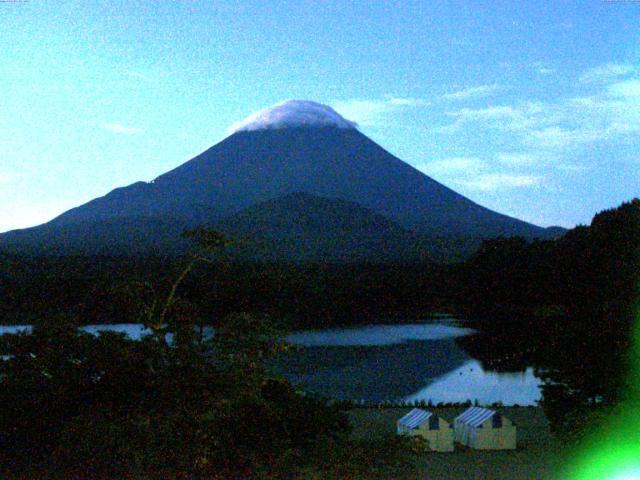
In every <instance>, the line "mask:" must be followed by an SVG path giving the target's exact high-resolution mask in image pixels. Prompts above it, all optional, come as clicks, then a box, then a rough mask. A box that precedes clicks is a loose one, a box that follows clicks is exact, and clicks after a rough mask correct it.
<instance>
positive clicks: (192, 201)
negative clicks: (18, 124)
mask: <svg viewBox="0 0 640 480" xmlns="http://www.w3.org/2000/svg"><path fill="white" fill-rule="evenodd" d="M302 103H303V104H304V103H305V102H302ZM303 107H305V105H303ZM320 107H322V109H324V110H322V109H321V111H320V115H327V114H326V109H329V107H326V106H320ZM314 108H316V109H317V104H315V106H314ZM285 113H286V112H285ZM302 113H305V114H307V115H306V116H305V115H299V117H298V118H302V120H303V121H302V123H300V122H298V123H299V124H300V125H302V126H300V125H298V124H294V125H293V126H291V125H289V124H288V123H287V117H286V115H284V117H283V116H282V115H280V116H277V115H274V113H273V111H271V112H270V113H269V114H268V115H266V117H265V118H267V119H268V120H269V119H270V121H272V122H273V121H274V120H273V118H275V117H277V122H278V123H276V124H274V125H277V126H278V128H263V127H262V125H260V128H254V127H255V124H253V125H249V126H248V127H247V126H245V127H244V129H241V130H240V131H238V132H236V133H234V134H232V135H231V136H229V137H227V138H226V139H224V140H223V141H222V142H220V143H218V144H216V145H214V146H213V147H211V148H210V149H209V150H207V151H205V152H203V153H202V154H200V155H198V156H197V157H195V158H194V159H192V160H190V161H188V162H186V163H184V164H183V165H181V166H179V167H177V168H175V169H174V170H171V171H169V172H167V173H165V174H163V175H161V176H159V177H158V178H156V179H155V180H154V181H153V182H150V183H145V182H137V183H134V184H132V185H129V186H128V187H123V188H118V189H116V190H114V191H112V192H111V193H109V194H108V195H106V196H104V197H100V198H96V199H94V200H92V201H90V202H88V203H86V204H84V205H82V206H80V207H77V208H74V209H71V210H69V211H67V212H65V213H63V214H62V215H60V216H59V217H57V218H55V219H54V220H52V221H51V222H49V223H47V224H44V225H41V226H39V227H34V228H31V229H26V230H23V231H15V232H9V233H7V234H4V235H0V247H4V248H6V247H7V246H8V245H12V246H13V247H14V248H17V246H19V245H22V247H20V248H31V249H34V250H42V249H46V248H51V247H55V248H56V249H58V250H59V251H60V252H62V253H65V252H73V253H75V252H77V250H78V248H80V249H81V251H82V252H83V253H91V252H94V251H104V250H109V249H111V248H112V247H114V246H117V247H118V248H119V249H122V250H124V251H126V250H127V249H128V250H129V251H130V252H131V253H137V252H138V251H144V250H146V249H149V248H152V249H155V246H154V245H155V244H157V245H162V246H163V248H167V249H169V250H172V249H173V244H172V241H171V236H170V235H173V234H174V233H176V235H175V240H174V242H176V245H177V247H176V248H177V249H178V250H180V248H181V247H180V246H179V245H178V244H179V243H180V241H179V240H178V236H179V235H177V232H180V231H182V230H183V229H184V228H190V227H194V226H197V225H203V224H208V225H211V224H216V223H217V222H220V221H221V220H222V219H225V218H229V217H230V216H233V215H235V214H238V212H240V211H241V210H243V209H246V208H249V207H252V206H255V205H258V204H260V203H262V202H265V201H268V200H272V199H275V198H278V197H283V196H286V195H289V194H294V193H296V194H298V193H306V194H309V195H312V196H315V197H324V198H328V199H337V200H343V201H346V202H354V203H357V204H358V205H359V206H360V207H362V208H363V209H366V210H368V211H370V212H372V213H375V214H378V215H382V216H384V217H386V219H387V220H388V221H390V222H393V223H394V224H396V225H398V226H399V227H401V228H402V229H404V230H409V231H412V232H414V233H415V234H417V235H419V236H421V237H429V238H433V239H436V238H437V239H440V241H444V242H445V243H447V242H448V243H449V244H450V245H456V244H465V245H476V244H478V242H479V241H480V239H483V238H491V237H495V236H498V235H504V236H512V235H522V236H524V237H526V238H534V237H543V238H544V237H549V236H555V235H557V232H556V231H555V230H551V229H550V230H548V231H547V230H545V229H543V228H540V227H537V226H535V225H532V224H529V223H526V222H523V221H520V220H517V219H514V218H511V217H508V216H505V215H502V214H499V213H496V212H493V211H491V210H488V209H486V208H484V207H482V206H480V205H478V204H476V203H474V202H472V201H470V200H469V199H467V198H465V197H463V196H462V195H459V194H458V193H456V192H454V191H453V190H451V189H449V188H447V187H445V186H444V185H442V184H440V183H438V182H436V181H435V180H433V179H431V178H430V177H428V176H426V175H424V174H423V173H421V172H419V171H418V170H416V169H415V168H413V167H411V166H410V165H408V164H406V163H404V162H402V161H401V160H399V159H398V158H396V157H394V156H393V155H391V154H390V153H389V152H387V151H386V150H384V149H383V148H382V147H380V146H379V145H377V144H376V143H374V142H373V141H371V140H370V139H369V138H367V137H366V136H365V135H363V134H362V133H360V132H359V131H358V130H357V129H356V128H354V127H352V126H351V124H350V123H345V124H342V123H338V124H337V126H336V125H331V124H329V125H327V124H326V122H325V123H323V122H322V121H321V122H320V123H319V124H315V125H307V123H305V122H307V120H308V118H310V115H308V113H309V112H304V111H303V112H302ZM313 113H314V114H316V113H317V112H316V111H314V112H313ZM333 113H335V112H333ZM335 115H337V114H335ZM314 118H315V117H314ZM340 118H341V117H340ZM283 119H284V120H283ZM321 120H323V119H322V118H321ZM325 120H326V118H325ZM331 120H332V121H334V118H333V117H331ZM342 120H344V119H342ZM314 121H316V123H318V120H317V119H316V120H314ZM337 121H339V122H341V120H340V119H338V120H337ZM282 125H285V126H284V127H282ZM268 126H269V124H268V123H267V127H268ZM281 127H282V128H281ZM284 205H285V204H281V205H280V207H279V208H284ZM315 206H316V207H317V206H318V205H315ZM344 206H345V205H344V204H343V205H342V207H344ZM290 207H292V208H293V207H295V205H290ZM267 210H268V209H267ZM293 211H294V212H296V210H295V208H294V210H293ZM297 212H298V213H295V214H294V215H293V217H292V218H296V217H298V218H299V217H300V215H299V214H300V211H299V209H298V210H297ZM325 213H329V212H325ZM238 221H239V220H238ZM318 221H319V222H320V223H322V220H321V219H319V220H318ZM326 221H327V222H330V221H333V220H330V219H329V217H327V219H326ZM314 231H315V232H316V233H317V234H318V235H320V237H321V236H322V234H323V233H324V231H323V230H322V229H320V230H314ZM169 234H170V235H169ZM320 237H318V238H317V239H316V240H317V241H318V242H322V241H323V240H322V238H320ZM453 249H454V250H455V247H454V248H453ZM453 253H454V256H455V255H456V254H458V253H460V252H457V253H456V252H453Z"/></svg>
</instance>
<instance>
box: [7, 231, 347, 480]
mask: <svg viewBox="0 0 640 480" xmlns="http://www.w3.org/2000/svg"><path fill="white" fill-rule="evenodd" d="M198 235H200V236H203V238H204V240H206V242H208V243H207V245H205V247H207V248H208V247H210V246H211V245H213V247H215V248H218V247H219V246H221V245H224V240H223V238H222V237H221V236H216V235H214V234H213V233H211V234H209V233H208V232H200V233H199V234H198ZM204 240H203V241H204ZM206 253H215V252H213V251H209V252H206ZM201 259H203V260H207V257H196V256H194V257H193V258H192V259H191V260H190V261H188V262H187V263H186V266H184V267H183V268H182V269H181V270H180V271H179V272H178V274H177V277H176V280H175V281H174V282H173V283H172V285H171V286H170V288H168V289H167V292H168V293H167V295H166V298H165V299H164V300H161V297H159V296H158V295H157V294H156V293H155V292H154V291H153V290H152V291H151V293H152V295H150V296H149V299H150V300H151V301H148V300H149V299H145V300H143V301H141V302H139V304H138V305H139V306H140V307H141V309H142V316H143V317H144V318H145V324H146V325H147V326H148V327H150V328H151V329H152V332H153V334H152V335H149V336H147V337H144V338H143V339H142V340H141V341H133V340H130V339H128V338H126V337H125V336H124V335H122V334H116V333H111V332H109V333H101V334H99V335H97V336H93V335H90V334H88V333H84V332H82V331H80V330H78V328H77V327H78V324H77V323H76V322H71V321H68V320H67V319H66V318H65V317H62V318H54V319H48V321H42V322H39V323H37V324H35V325H34V328H33V331H32V332H31V333H19V334H15V335H4V336H2V337H0V354H1V355H4V357H2V361H0V402H1V403H2V405H3V409H2V410H0V443H1V444H2V445H3V449H2V451H0V466H1V467H2V470H3V471H4V472H5V476H14V475H19V474H20V473H22V474H23V475H27V473H26V472H33V471H36V472H39V473H42V472H45V474H46V475H47V476H48V477H49V478H52V477H55V475H59V476H60V478H70V477H72V476H77V477H79V478H114V477H122V476H125V475H128V476H130V478H135V477H139V478H198V477H206V478H286V476H287V475H292V474H293V473H294V472H295V471H296V470H297V469H298V468H299V467H300V466H302V465H304V464H305V463H306V462H308V461H309V460H308V459H309V458H311V457H309V455H308V453H309V452H310V451H311V450H313V449H314V448H316V447H317V446H318V445H319V444H321V443H323V442H325V441H331V442H340V441H343V440H344V434H345V433H346V432H347V430H348V423H347V419H346V416H345V415H344V413H343V412H342V410H340V409H339V408H338V407H336V406H330V405H328V403H327V402H326V401H324V400H320V399H316V398H312V397H309V396H305V395H302V394H300V393H298V392H295V391H294V390H293V389H292V388H291V386H290V385H289V384H288V383H287V382H286V381H284V380H282V379H278V378H274V377H272V376H270V375H269V374H268V372H266V371H265V370H264V368H263V367H262V365H263V364H264V360H265V359H266V358H268V357H269V356H272V355H274V354H275V353H278V352H280V351H282V350H283V349H285V348H286V344H284V343H283V342H282V341H281V340H280V338H281V334H282V331H281V330H279V329H278V328H276V327H275V326H274V324H273V323H272V322H271V321H269V320H268V319H266V318H257V317H255V316H252V315H249V314H246V313H239V314H234V315H230V316H228V317H227V318H226V320H225V321H224V322H222V323H221V324H220V325H219V327H218V329H217V332H216V335H215V336H214V338H213V340H212V341H210V342H203V339H202V337H201V335H199V334H198V329H197V327H198V323H199V316H198V312H197V309H196V308H194V307H193V306H192V305H191V304H190V302H188V301H184V300H183V299H181V298H180V296H179V287H180V286H181V284H182V282H183V281H184V280H185V279H186V278H187V275H188V274H189V273H190V272H191V271H192V269H193V267H194V265H195V264H196V262H199V261H200V260H201ZM142 291H144V292H148V291H149V289H148V288H147V287H146V285H142Z"/></svg>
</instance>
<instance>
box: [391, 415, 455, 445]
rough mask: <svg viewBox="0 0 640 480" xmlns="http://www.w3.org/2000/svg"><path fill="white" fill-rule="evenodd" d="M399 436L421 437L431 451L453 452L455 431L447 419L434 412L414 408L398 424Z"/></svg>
mask: <svg viewBox="0 0 640 480" xmlns="http://www.w3.org/2000/svg"><path fill="white" fill-rule="evenodd" d="M397 431H398V435H408V436H419V437H422V438H424V439H425V440H426V442H427V446H428V448H429V449H430V450H433V451H437V452H452V451H453V429H452V426H451V425H450V424H449V422H447V421H446V420H445V419H443V418H441V417H439V416H438V415H436V414H434V413H433V412H429V411H428V410H423V409H421V408H414V409H413V410H411V411H410V412H409V413H407V414H406V415H404V416H403V417H402V418H400V420H398V422H397Z"/></svg>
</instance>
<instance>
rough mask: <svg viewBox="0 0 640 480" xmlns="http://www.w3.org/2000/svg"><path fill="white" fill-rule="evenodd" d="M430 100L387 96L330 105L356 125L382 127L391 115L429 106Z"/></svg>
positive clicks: (387, 122)
mask: <svg viewBox="0 0 640 480" xmlns="http://www.w3.org/2000/svg"><path fill="white" fill-rule="evenodd" d="M430 104H431V102H430V101H429V100H426V99H423V98H402V97H387V98H383V99H377V100H361V99H353V100H346V101H339V102H335V103H333V105H332V107H333V108H334V109H335V110H336V111H337V112H339V113H340V114H341V115H342V116H344V117H345V118H348V119H350V120H353V121H354V122H356V123H357V124H358V125H361V126H368V127H383V126H386V125H388V124H389V122H390V121H391V118H392V117H396V116H397V115H400V114H402V113H403V112H404V111H405V110H407V109H413V108H420V107H426V106H429V105H430Z"/></svg>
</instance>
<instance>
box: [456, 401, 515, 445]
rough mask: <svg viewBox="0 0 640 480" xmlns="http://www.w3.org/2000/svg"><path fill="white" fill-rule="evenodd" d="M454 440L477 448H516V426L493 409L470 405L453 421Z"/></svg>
mask: <svg viewBox="0 0 640 480" xmlns="http://www.w3.org/2000/svg"><path fill="white" fill-rule="evenodd" d="M453 423H454V429H455V440H456V442H459V443H461V444H463V445H467V446H468V447H471V448H476V449H479V450H512V449H515V448H516V426H515V425H514V423H513V422H512V421H511V420H509V419H508V418H506V417H504V416H503V415H501V414H500V413H498V412H496V411H495V410H489V409H487V408H482V407H471V408H469V409H467V410H466V411H465V412H464V413H463V414H462V415H459V416H458V417H456V418H455V419H454V421H453Z"/></svg>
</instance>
